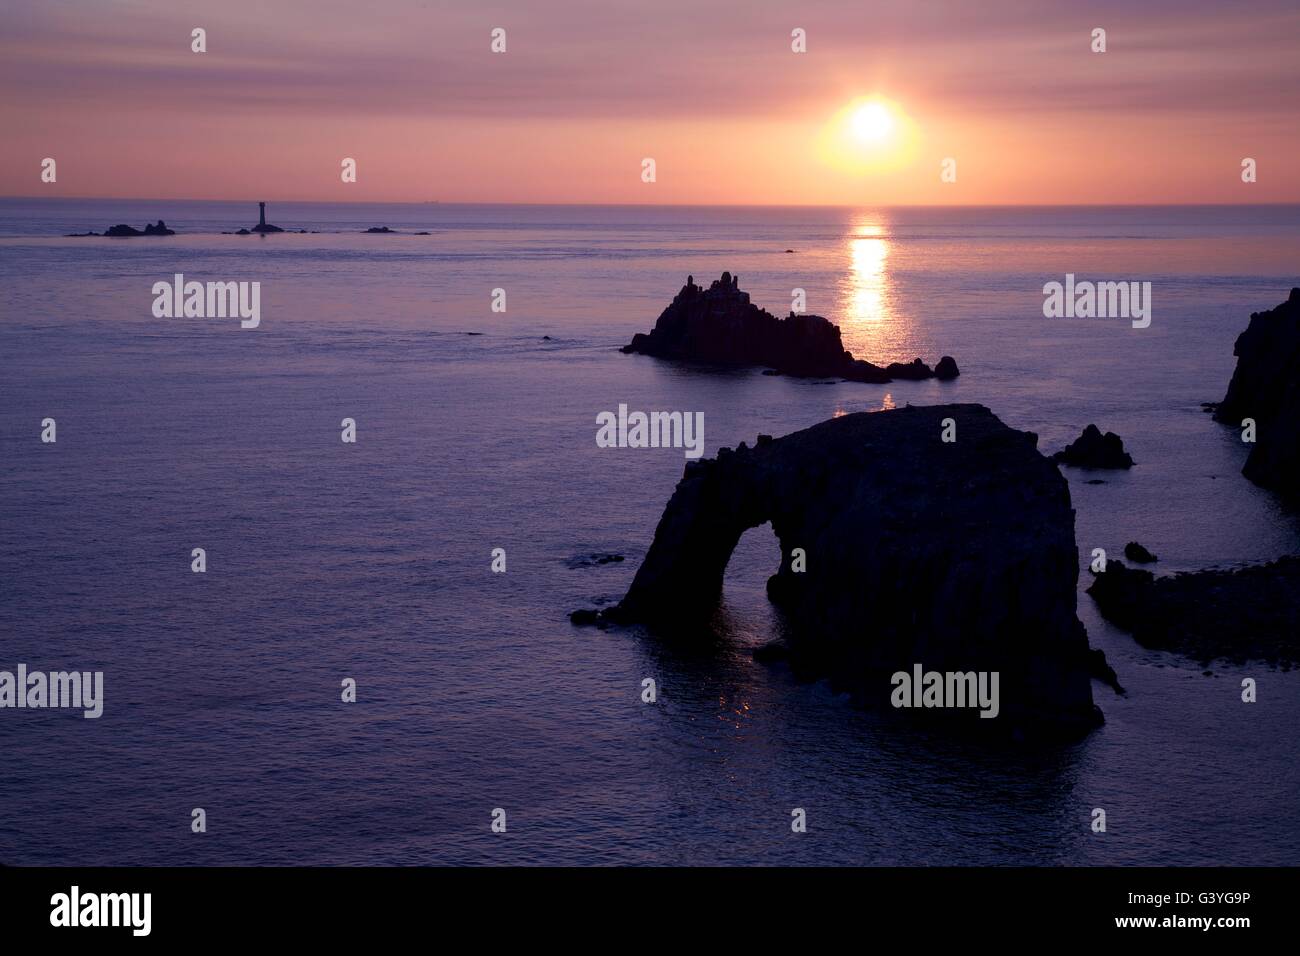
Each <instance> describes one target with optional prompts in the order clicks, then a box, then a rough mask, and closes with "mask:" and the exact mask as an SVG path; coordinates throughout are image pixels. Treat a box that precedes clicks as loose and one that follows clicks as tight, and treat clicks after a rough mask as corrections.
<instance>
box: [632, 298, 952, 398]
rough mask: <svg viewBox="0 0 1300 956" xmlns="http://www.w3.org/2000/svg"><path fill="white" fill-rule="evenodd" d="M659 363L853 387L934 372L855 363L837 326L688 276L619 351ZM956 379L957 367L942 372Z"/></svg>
mask: <svg viewBox="0 0 1300 956" xmlns="http://www.w3.org/2000/svg"><path fill="white" fill-rule="evenodd" d="M620 351H622V352H624V353H626V354H632V353H639V354H642V355H652V356H655V357H657V358H665V359H683V360H688V361H696V362H711V363H717V364H725V365H755V366H763V367H766V368H769V369H771V370H773V371H775V372H777V373H778V374H783V375H794V376H798V377H802V378H826V377H827V376H831V375H835V376H839V377H840V378H846V379H849V380H850V381H854V382H870V383H877V384H885V383H887V382H890V381H892V380H893V379H896V378H902V379H924V378H933V377H935V374H936V373H935V371H934V370H933V369H931V368H930V367H929V366H928V365H925V364H924V363H923V362H922V361H921V360H920V359H917V360H916V361H914V362H911V363H908V364H901V363H895V364H893V365H890V366H889V367H888V368H881V367H880V366H878V365H873V364H872V363H870V362H867V361H863V360H862V359H855V358H854V357H853V355H852V354H851V353H850V352H848V351H846V350H845V348H844V346H843V344H842V343H841V341H840V330H839V328H838V327H837V326H836V325H835V324H834V323H833V322H831V321H829V320H828V319H824V318H822V317H821V316H820V315H800V314H796V313H794V312H791V313H790V315H789V316H788V317H786V318H784V319H778V318H777V317H776V316H774V315H772V313H770V312H768V311H766V310H765V309H760V308H759V307H758V306H756V305H754V304H752V303H751V302H750V301H749V293H747V292H742V291H741V290H740V279H739V277H738V276H733V275H732V274H731V273H730V272H724V273H723V274H722V278H721V279H718V280H717V281H716V282H714V283H713V284H712V285H710V286H709V288H708V289H704V288H701V287H700V286H697V285H696V284H695V277H694V276H687V278H686V285H684V286H682V289H681V291H680V292H678V293H677V296H676V298H674V299H673V301H672V304H671V305H669V306H668V308H666V309H664V311H663V313H662V314H661V315H660V316H659V319H658V321H657V322H655V326H654V328H653V329H652V330H651V331H650V333H649V334H643V333H639V332H638V333H637V334H636V335H634V336H633V337H632V341H631V342H630V343H628V344H627V345H625V346H623V348H622V349H621V350H620ZM944 369H945V376H946V377H949V378H951V377H955V376H956V374H957V363H956V362H953V361H952V359H951V358H949V359H948V364H947V365H945V366H944Z"/></svg>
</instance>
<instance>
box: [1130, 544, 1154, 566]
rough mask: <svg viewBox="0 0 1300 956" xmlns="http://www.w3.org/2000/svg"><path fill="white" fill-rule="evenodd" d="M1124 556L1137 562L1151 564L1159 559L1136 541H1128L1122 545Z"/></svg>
mask: <svg viewBox="0 0 1300 956" xmlns="http://www.w3.org/2000/svg"><path fill="white" fill-rule="evenodd" d="M1124 557H1126V558H1128V559H1129V560H1130V561H1133V562H1135V563H1137V564H1152V563H1154V562H1155V561H1158V560H1159V558H1157V557H1156V556H1155V555H1154V554H1152V553H1151V552H1150V551H1148V550H1147V549H1146V548H1144V547H1143V546H1142V545H1140V544H1138V543H1137V542H1136V541H1130V542H1129V543H1128V544H1126V545H1124Z"/></svg>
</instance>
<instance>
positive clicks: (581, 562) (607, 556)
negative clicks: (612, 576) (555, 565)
mask: <svg viewBox="0 0 1300 956" xmlns="http://www.w3.org/2000/svg"><path fill="white" fill-rule="evenodd" d="M622 560H624V558H623V555H621V554H615V553H613V552H601V551H597V552H592V553H591V554H575V555H574V556H573V557H571V558H569V559H568V560H567V561H565V562H564V563H565V564H566V565H567V566H568V567H570V568H594V567H596V566H597V565H601V564H616V563H617V562H619V561H622Z"/></svg>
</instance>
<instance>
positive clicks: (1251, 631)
mask: <svg viewBox="0 0 1300 956" xmlns="http://www.w3.org/2000/svg"><path fill="white" fill-rule="evenodd" d="M1093 574H1094V577H1093V582H1092V585H1091V586H1090V587H1089V588H1088V593H1089V594H1090V595H1092V599H1093V600H1094V601H1096V602H1097V609H1098V610H1099V611H1101V613H1102V616H1103V617H1105V618H1106V620H1108V621H1110V622H1111V623H1113V624H1115V625H1117V626H1119V627H1122V628H1124V629H1125V630H1126V631H1130V632H1132V634H1133V637H1134V638H1135V639H1136V640H1137V642H1138V643H1139V644H1141V645H1143V646H1144V647H1151V648H1159V649H1161V650H1172V651H1179V652H1181V653H1184V654H1187V655H1189V656H1191V657H1193V658H1195V659H1196V660H1199V661H1205V662H1208V661H1211V660H1214V659H1215V658H1225V659H1227V660H1231V661H1235V662H1242V661H1248V660H1261V661H1268V662H1270V663H1284V664H1290V663H1295V662H1297V661H1300V557H1286V558H1281V559H1279V560H1277V561H1273V562H1271V563H1269V564H1260V565H1253V566H1251V567H1245V568H1239V569H1235V570H1210V571H1195V572H1184V573H1182V574H1175V575H1173V576H1171V577H1162V578H1158V577H1156V576H1155V575H1154V574H1152V573H1151V572H1150V571H1144V570H1141V569H1139V568H1128V567H1125V566H1124V563H1123V562H1122V561H1115V560H1111V561H1107V562H1106V570H1105V571H1101V572H1094V573H1093Z"/></svg>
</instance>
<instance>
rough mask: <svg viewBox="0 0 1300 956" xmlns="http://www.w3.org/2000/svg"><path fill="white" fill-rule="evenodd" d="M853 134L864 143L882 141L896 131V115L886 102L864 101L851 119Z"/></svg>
mask: <svg viewBox="0 0 1300 956" xmlns="http://www.w3.org/2000/svg"><path fill="white" fill-rule="evenodd" d="M849 123H850V126H851V127H852V129H853V135H854V136H855V137H856V138H857V139H858V140H860V141H861V142H863V143H881V142H884V141H885V140H886V139H888V138H889V134H890V133H892V132H893V131H894V116H893V114H892V113H890V112H889V107H887V106H886V105H885V104H884V103H881V102H879V101H878V100H877V101H872V102H870V103H863V104H862V105H861V106H859V107H858V108H857V109H856V110H854V112H853V116H852V118H851V119H850V121H849Z"/></svg>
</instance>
